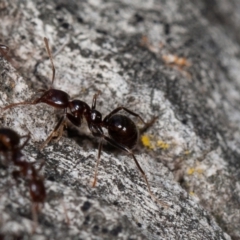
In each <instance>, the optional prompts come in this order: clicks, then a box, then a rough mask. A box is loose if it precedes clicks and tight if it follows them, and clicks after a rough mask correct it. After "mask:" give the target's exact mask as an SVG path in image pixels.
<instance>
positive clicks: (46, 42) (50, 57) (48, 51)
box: [44, 37, 55, 86]
mask: <svg viewBox="0 0 240 240" xmlns="http://www.w3.org/2000/svg"><path fill="white" fill-rule="evenodd" d="M44 43H45V46H46V50H47V53H48V57H49V59H50V61H51V64H52V86H53V82H54V79H55V67H54V64H53V58H52V53H51V50H50V48H49V44H48V39H47V38H46V37H44Z"/></svg>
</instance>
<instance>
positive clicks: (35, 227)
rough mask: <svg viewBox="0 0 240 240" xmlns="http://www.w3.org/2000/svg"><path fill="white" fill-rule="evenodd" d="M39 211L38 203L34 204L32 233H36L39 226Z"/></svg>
mask: <svg viewBox="0 0 240 240" xmlns="http://www.w3.org/2000/svg"><path fill="white" fill-rule="evenodd" d="M38 211H39V206H38V203H35V202H32V219H33V228H32V233H35V232H36V229H37V226H38Z"/></svg>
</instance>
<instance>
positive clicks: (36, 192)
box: [0, 128, 46, 231]
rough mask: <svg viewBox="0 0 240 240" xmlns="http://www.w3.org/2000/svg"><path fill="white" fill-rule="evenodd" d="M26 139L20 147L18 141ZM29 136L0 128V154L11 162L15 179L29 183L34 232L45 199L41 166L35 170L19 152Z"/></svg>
mask: <svg viewBox="0 0 240 240" xmlns="http://www.w3.org/2000/svg"><path fill="white" fill-rule="evenodd" d="M21 138H27V139H26V140H25V142H24V143H23V144H22V145H20V139H21ZM29 139H30V136H29V135H27V136H21V137H20V136H19V135H18V134H17V133H16V132H15V131H13V130H11V129H9V128H0V153H2V155H3V156H4V157H5V160H7V161H8V162H9V161H11V162H12V163H13V164H14V165H15V166H16V167H18V168H19V169H18V170H15V171H13V177H14V178H15V179H17V178H19V177H20V176H21V177H23V178H25V179H26V180H27V181H28V183H29V193H30V197H31V200H32V215H33V220H34V230H33V231H35V228H36V225H37V212H38V211H39V206H40V205H43V204H44V201H45V198H46V190H45V186H44V181H43V179H42V178H41V177H40V176H39V175H38V172H39V171H40V170H41V168H42V166H43V164H41V165H40V167H39V168H38V169H35V167H34V166H33V163H29V162H27V161H26V159H25V156H24V155H23V153H22V152H21V150H22V149H23V148H24V146H25V145H26V144H27V143H28V141H29Z"/></svg>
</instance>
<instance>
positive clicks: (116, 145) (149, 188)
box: [103, 135, 168, 207]
mask: <svg viewBox="0 0 240 240" xmlns="http://www.w3.org/2000/svg"><path fill="white" fill-rule="evenodd" d="M103 138H104V139H105V140H106V141H107V142H108V143H110V144H111V145H113V146H114V147H116V148H118V149H120V150H122V151H124V152H126V153H128V154H129V155H131V156H132V158H133V160H134V162H135V164H136V165H137V168H138V170H139V171H140V172H141V174H142V176H143V179H144V181H145V183H146V184H147V188H148V192H149V194H150V196H151V198H152V200H153V201H155V202H157V203H158V204H160V205H161V206H164V207H168V204H167V203H165V202H163V201H161V200H159V199H158V198H157V196H155V194H154V193H153V192H152V190H151V187H150V184H149V182H148V180H147V176H146V174H145V172H144V171H143V169H142V167H141V166H140V164H139V162H138V161H137V159H136V157H135V156H134V154H133V152H132V151H131V150H130V149H129V148H127V147H125V146H123V145H121V144H119V143H117V142H116V141H114V140H113V139H111V138H109V137H107V136H105V135H104V136H103Z"/></svg>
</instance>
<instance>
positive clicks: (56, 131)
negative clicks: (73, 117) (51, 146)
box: [39, 114, 66, 150]
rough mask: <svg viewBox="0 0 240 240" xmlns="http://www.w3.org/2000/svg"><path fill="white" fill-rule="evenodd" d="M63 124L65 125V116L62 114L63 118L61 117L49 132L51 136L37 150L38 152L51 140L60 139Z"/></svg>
mask: <svg viewBox="0 0 240 240" xmlns="http://www.w3.org/2000/svg"><path fill="white" fill-rule="evenodd" d="M65 123H66V116H65V114H64V116H62V117H61V119H60V120H59V122H58V124H57V125H56V127H55V128H54V130H53V131H52V132H51V134H50V135H49V136H48V137H47V139H46V140H45V141H44V142H43V143H42V144H41V146H40V148H39V149H40V150H42V149H43V148H44V147H45V146H46V145H47V144H48V143H49V142H50V141H51V140H52V138H54V137H57V140H59V139H60V138H61V137H62V133H63V127H64V125H65Z"/></svg>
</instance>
